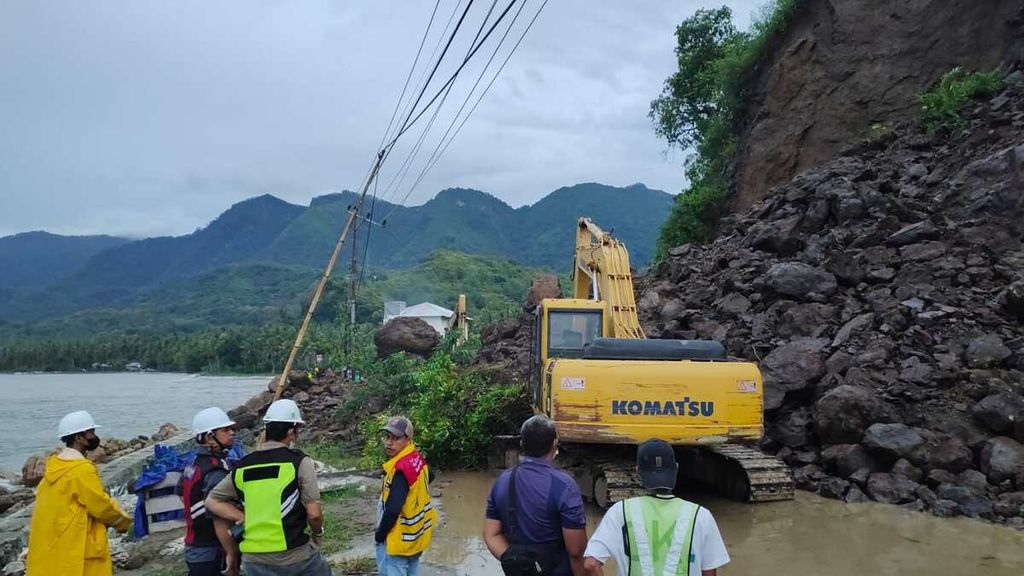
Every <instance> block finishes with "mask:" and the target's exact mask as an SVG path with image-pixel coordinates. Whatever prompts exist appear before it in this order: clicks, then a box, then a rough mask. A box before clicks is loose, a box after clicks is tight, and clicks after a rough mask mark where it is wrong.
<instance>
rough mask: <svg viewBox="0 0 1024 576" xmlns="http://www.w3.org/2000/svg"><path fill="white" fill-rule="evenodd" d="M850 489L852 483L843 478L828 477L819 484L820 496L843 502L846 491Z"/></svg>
mask: <svg viewBox="0 0 1024 576" xmlns="http://www.w3.org/2000/svg"><path fill="white" fill-rule="evenodd" d="M849 489H850V483H849V482H847V481H846V480H843V479H842V478H835V477H833V476H828V477H826V478H823V479H822V480H821V482H819V483H818V494H819V495H821V496H824V497H825V498H833V499H835V500H842V499H843V496H845V495H846V491H847V490H849Z"/></svg>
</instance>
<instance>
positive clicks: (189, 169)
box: [0, 0, 757, 236]
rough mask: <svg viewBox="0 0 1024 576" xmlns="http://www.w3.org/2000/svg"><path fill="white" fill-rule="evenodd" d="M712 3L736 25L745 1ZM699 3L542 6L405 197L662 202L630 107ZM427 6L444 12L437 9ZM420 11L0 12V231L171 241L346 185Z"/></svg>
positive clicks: (665, 157) (661, 178) (646, 131)
mask: <svg viewBox="0 0 1024 576" xmlns="http://www.w3.org/2000/svg"><path fill="white" fill-rule="evenodd" d="M481 4H483V5H489V3H481ZM502 4H503V3H502ZM728 4H730V5H731V6H733V8H734V11H735V12H736V13H737V16H738V17H739V20H740V23H741V24H745V23H746V22H747V21H748V20H749V15H750V14H752V13H753V10H754V7H755V6H756V4H757V3H756V2H752V1H750V0H733V1H730V2H728ZM536 5H538V3H537V2H533V3H530V4H528V5H527V10H526V12H524V14H526V13H530V11H531V10H532V6H536ZM714 5H716V3H714V2H665V1H663V0H630V1H629V2H610V1H607V0H606V1H604V2H594V1H586V0H552V1H551V2H549V4H548V7H547V8H546V9H545V12H544V14H542V16H541V18H540V19H539V20H538V22H537V25H536V26H535V28H534V30H533V31H532V32H531V33H530V35H529V36H528V37H527V39H526V40H525V41H524V43H523V45H522V46H521V48H520V50H519V51H518V52H517V53H516V54H515V56H513V58H512V60H511V61H510V63H509V65H508V67H507V68H506V69H505V72H504V73H503V75H502V77H501V78H500V79H499V80H498V82H496V83H495V85H494V87H493V89H492V91H491V93H490V94H488V96H487V98H486V99H485V100H484V101H483V103H481V105H480V107H479V108H478V110H477V112H476V114H475V115H474V117H473V118H472V119H471V120H470V121H469V122H468V123H467V125H466V127H465V129H464V130H463V131H462V132H461V133H460V134H459V137H458V139H457V140H456V141H455V142H454V143H453V144H452V146H451V147H450V148H449V149H448V151H447V152H446V154H445V156H444V157H443V158H442V159H441V161H440V162H439V163H438V164H437V165H436V167H435V168H434V170H433V171H432V172H431V173H430V174H429V175H428V176H427V178H426V179H425V180H424V181H423V182H422V184H421V185H420V186H419V187H418V188H417V189H416V190H414V191H413V192H412V194H411V195H410V196H409V200H408V201H409V203H419V202H423V201H425V200H426V199H428V198H429V197H430V196H432V195H433V194H434V193H436V192H437V191H438V190H439V189H441V188H444V187H448V186H471V187H477V188H481V189H483V190H485V191H487V192H490V193H492V194H495V195H496V196H498V197H499V198H502V199H503V200H505V201H506V202H508V203H510V204H512V205H514V206H518V205H522V204H525V203H532V202H534V201H536V200H537V199H538V198H540V197H541V196H542V195H544V194H546V193H548V192H550V191H551V190H553V189H555V188H557V187H559V186H563V185H569V184H573V183H576V182H579V181H584V180H586V181H601V182H606V183H609V184H616V185H625V184H630V183H633V182H637V181H643V182H645V183H646V184H647V185H649V186H651V187H655V188H661V189H664V190H667V191H670V192H676V191H678V189H679V188H680V186H681V183H682V168H681V165H682V157H681V154H680V153H679V152H669V153H668V154H666V153H665V152H666V150H665V146H664V144H663V143H662V142H660V141H659V140H658V139H657V138H656V137H655V136H654V133H653V129H652V127H651V124H650V121H649V119H648V118H647V108H648V104H649V102H650V100H651V99H652V98H654V97H655V96H656V95H657V94H658V92H659V91H660V89H661V85H662V82H663V81H664V79H665V77H666V76H667V75H668V74H670V73H671V72H672V70H673V68H674V67H675V58H674V55H673V52H672V49H673V46H674V37H673V32H674V29H675V26H676V25H677V24H678V23H679V22H680V21H681V20H682V19H683V18H685V17H686V16H687V15H689V14H691V13H692V12H693V11H694V10H695V9H696V8H698V7H703V6H714ZM441 6H442V8H441V12H442V13H443V14H442V15H440V16H439V18H444V19H446V18H447V15H448V14H449V13H450V12H451V10H452V8H453V6H454V2H453V1H450V0H445V1H443V2H442V4H441ZM432 7H433V2H430V1H429V0H401V1H399V0H387V1H384V0H375V1H372V2H371V1H361V2H333V1H329V0H320V1H309V2H302V3H288V2H277V1H271V0H263V1H258V2H248V1H246V2H243V1H240V0H238V1H226V2H200V1H197V0H193V1H185V2H173V3H153V2H133V1H128V0H123V1H117V2H115V1H102V2H73V1H70V0H68V1H64V2H47V3H40V2H34V1H31V0H10V1H7V2H3V3H0V70H2V71H3V75H4V78H5V81H4V82H2V83H0V125H2V126H4V130H2V131H0V234H11V233H15V232H20V231H24V230H30V229H40V228H42V229H47V230H51V231H54V232H60V233H114V234H126V235H134V236H150V235H162V234H180V233H186V232H190V231H191V230H193V229H194V228H196V227H197V226H202V225H204V224H205V223H206V222H208V221H209V220H210V219H212V218H213V217H215V216H216V215H217V214H218V213H219V212H221V211H222V210H224V209H225V208H226V207H227V206H229V205H230V204H231V203H233V202H237V201H239V200H241V199H244V198H246V197H249V196H253V195H256V194H263V193H272V194H275V195H277V196H279V197H282V198H284V199H286V200H288V201H291V202H296V203H302V204H305V203H307V202H308V201H309V199H310V198H311V197H312V196H315V195H318V194H321V193H324V192H326V191H330V190H338V189H342V188H349V189H353V188H355V187H357V186H358V184H359V181H360V180H361V178H362V177H363V176H364V174H365V172H366V169H367V164H368V162H369V161H370V159H371V157H372V154H373V152H374V151H375V149H376V146H377V144H378V143H379V141H380V138H381V136H382V134H383V130H384V128H385V126H386V124H387V120H388V118H389V117H390V116H391V112H392V107H393V105H394V102H395V100H396V98H397V96H398V94H399V91H400V90H401V87H402V83H403V81H404V80H405V74H406V72H407V71H408V67H409V65H410V63H411V58H412V55H413V54H414V52H415V48H416V46H417V44H418V42H419V38H420V35H421V34H422V29H423V25H424V24H425V22H426V18H427V16H428V15H429V12H430V10H431V8H432ZM430 48H432V46H428V51H429V49H430ZM464 49H465V47H464V45H460V46H457V47H453V54H460V53H462V52H460V50H462V51H464ZM481 61H482V59H481ZM474 70H478V68H476V69H474V68H467V71H466V72H467V78H470V79H472V78H473V76H474V73H473V71H474ZM463 82H467V81H466V80H462V81H461V82H460V84H461V83H463ZM460 94H461V93H460V92H453V96H452V99H451V101H450V102H449V103H448V105H447V106H448V108H447V109H448V110H450V111H452V112H453V111H454V108H455V107H457V105H458V104H459V103H461V101H462V97H461V95H460ZM448 118H449V116H446V115H444V113H442V115H441V117H439V119H438V124H437V125H436V126H435V131H434V132H435V133H436V134H435V138H436V137H437V136H440V132H442V131H443V128H444V127H445V126H447V121H448ZM415 135H416V132H415V131H413V132H410V134H409V136H410V138H404V139H403V144H404V145H405V146H404V147H403V148H400V149H398V150H396V154H395V158H396V159H400V158H401V153H402V150H403V149H404V150H407V149H408V145H409V144H411V142H412V141H414V140H415ZM433 143H434V140H432V139H428V140H427V141H426V144H425V148H424V157H425V156H426V154H427V153H429V151H430V150H431V149H433ZM397 164H399V162H397V161H396V162H395V163H394V165H389V166H388V167H387V168H388V170H387V171H386V172H385V174H384V178H390V177H391V176H392V175H393V174H394V171H395V170H396V169H397V168H398V166H397ZM417 172H418V168H414V170H413V171H412V173H411V174H410V176H409V178H408V179H407V182H406V184H408V183H411V181H412V180H413V179H414V176H415V173H417ZM407 191H408V186H406V187H404V188H399V189H398V190H396V191H395V192H394V195H395V196H396V197H397V198H399V199H400V198H401V197H403V196H404V195H405V193H406V192H407Z"/></svg>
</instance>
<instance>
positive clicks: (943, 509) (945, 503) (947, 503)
mask: <svg viewBox="0 0 1024 576" xmlns="http://www.w3.org/2000/svg"><path fill="white" fill-rule="evenodd" d="M958 513H959V508H958V504H957V503H956V502H954V501H952V500H943V499H941V498H940V499H939V500H937V501H936V502H935V504H934V505H932V514H934V515H935V516H938V517H939V518H953V517H955V516H956V515H957V514H958Z"/></svg>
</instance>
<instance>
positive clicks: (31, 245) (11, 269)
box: [0, 232, 129, 300]
mask: <svg viewBox="0 0 1024 576" xmlns="http://www.w3.org/2000/svg"><path fill="white" fill-rule="evenodd" d="M126 242H129V240H127V239H125V238H115V237H113V236H58V235H57V234H50V233H49V232H25V233H23V234H15V235H14V236H5V237H2V238H0V270H2V271H3V273H2V274H0V300H8V299H10V298H13V297H15V296H17V295H20V294H26V293H29V292H34V291H36V290H38V289H39V288H40V287H42V286H46V285H47V284H51V283H53V282H55V281H57V280H59V279H61V278H63V277H65V276H67V275H68V274H70V273H72V272H74V271H75V270H77V269H78V268H81V267H82V265H83V264H85V262H86V261H87V260H88V259H89V258H92V257H93V256H95V255H96V254H98V253H100V252H103V251H104V250H107V249H109V248H113V247H115V246H120V245H122V244H124V243H126Z"/></svg>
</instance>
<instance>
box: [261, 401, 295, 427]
mask: <svg viewBox="0 0 1024 576" xmlns="http://www.w3.org/2000/svg"><path fill="white" fill-rule="evenodd" d="M263 421H264V422H289V423H291V424H305V422H303V421H302V414H300V413H299V405H298V404H296V403H295V401H294V400H278V401H277V402H274V403H273V404H271V405H270V407H269V408H267V414H266V415H265V416H264V417H263Z"/></svg>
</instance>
